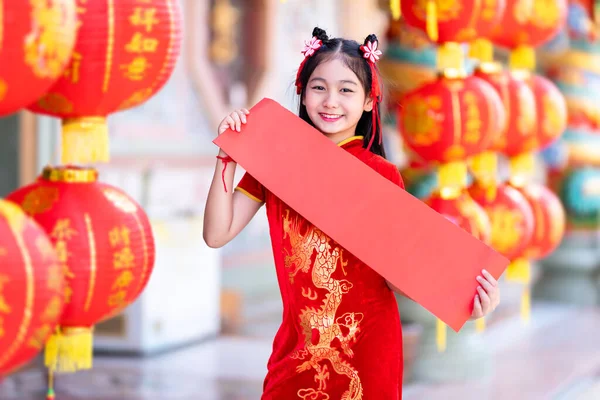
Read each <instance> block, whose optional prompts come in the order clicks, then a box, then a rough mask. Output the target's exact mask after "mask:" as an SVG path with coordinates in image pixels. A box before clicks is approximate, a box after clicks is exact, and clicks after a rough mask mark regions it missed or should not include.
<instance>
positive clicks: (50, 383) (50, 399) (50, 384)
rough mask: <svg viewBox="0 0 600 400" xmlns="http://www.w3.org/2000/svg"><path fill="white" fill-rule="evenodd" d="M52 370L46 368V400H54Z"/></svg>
mask: <svg viewBox="0 0 600 400" xmlns="http://www.w3.org/2000/svg"><path fill="white" fill-rule="evenodd" d="M54 399H55V396H54V372H52V370H48V393H47V394H46V400H54Z"/></svg>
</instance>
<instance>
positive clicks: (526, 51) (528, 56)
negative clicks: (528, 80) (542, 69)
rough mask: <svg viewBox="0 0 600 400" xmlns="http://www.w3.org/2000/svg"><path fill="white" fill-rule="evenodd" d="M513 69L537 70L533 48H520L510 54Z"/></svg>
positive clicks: (510, 63)
mask: <svg viewBox="0 0 600 400" xmlns="http://www.w3.org/2000/svg"><path fill="white" fill-rule="evenodd" d="M509 65H510V68H511V69H524V70H527V71H533V70H535V50H534V49H533V47H531V46H519V47H517V48H516V49H514V50H513V51H512V52H511V53H510V59H509Z"/></svg>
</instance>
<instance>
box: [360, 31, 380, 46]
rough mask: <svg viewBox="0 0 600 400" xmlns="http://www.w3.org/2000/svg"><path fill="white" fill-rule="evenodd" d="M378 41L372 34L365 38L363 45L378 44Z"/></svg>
mask: <svg viewBox="0 0 600 400" xmlns="http://www.w3.org/2000/svg"><path fill="white" fill-rule="evenodd" d="M378 41H379V40H378V39H377V35H375V34H374V33H372V34H370V35H369V36H367V38H366V39H365V42H364V43H363V44H364V45H366V44H367V43H369V42H378Z"/></svg>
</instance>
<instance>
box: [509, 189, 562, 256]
mask: <svg viewBox="0 0 600 400" xmlns="http://www.w3.org/2000/svg"><path fill="white" fill-rule="evenodd" d="M518 190H519V191H520V192H521V193H522V194H523V195H524V196H525V198H526V199H527V201H528V202H529V205H530V206H531V209H532V210H533V217H534V232H533V236H532V238H531V241H530V242H529V245H528V246H527V249H526V250H525V253H524V255H523V257H525V258H528V259H532V260H538V259H541V258H544V257H546V256H547V255H548V254H550V253H552V252H553V251H554V249H556V247H558V245H559V244H560V242H561V240H562V238H563V235H564V233H565V223H566V219H565V210H564V208H563V206H562V204H561V202H560V199H559V198H558V197H557V196H556V195H555V194H554V193H553V192H552V191H551V190H550V189H548V188H547V187H546V186H544V185H540V184H535V183H531V184H528V185H526V186H523V187H519V188H518Z"/></svg>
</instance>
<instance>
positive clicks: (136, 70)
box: [121, 56, 150, 81]
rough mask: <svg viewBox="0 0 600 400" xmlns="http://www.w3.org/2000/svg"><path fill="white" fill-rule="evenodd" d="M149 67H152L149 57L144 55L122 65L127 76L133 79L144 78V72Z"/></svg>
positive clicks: (139, 79)
mask: <svg viewBox="0 0 600 400" xmlns="http://www.w3.org/2000/svg"><path fill="white" fill-rule="evenodd" d="M148 68H150V64H149V63H148V59H147V58H146V57H142V56H139V57H135V58H134V59H133V61H131V62H130V63H129V64H124V65H121V69H122V70H124V71H125V72H124V75H125V77H126V78H128V79H130V80H132V81H141V80H142V79H144V73H145V72H146V70H147V69H148Z"/></svg>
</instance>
